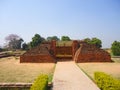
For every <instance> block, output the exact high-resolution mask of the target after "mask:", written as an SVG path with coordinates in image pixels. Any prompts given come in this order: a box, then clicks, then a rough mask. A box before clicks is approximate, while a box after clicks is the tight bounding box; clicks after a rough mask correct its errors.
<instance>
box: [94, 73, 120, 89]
mask: <svg viewBox="0 0 120 90" xmlns="http://www.w3.org/2000/svg"><path fill="white" fill-rule="evenodd" d="M94 78H95V82H96V83H97V85H98V87H99V88H100V89H101V90H120V81H119V80H117V79H114V78H113V77H111V76H110V75H107V74H105V73H103V72H95V73H94Z"/></svg>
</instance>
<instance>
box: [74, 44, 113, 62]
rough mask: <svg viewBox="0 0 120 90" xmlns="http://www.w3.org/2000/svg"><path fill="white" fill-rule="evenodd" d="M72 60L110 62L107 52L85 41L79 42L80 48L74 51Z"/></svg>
mask: <svg viewBox="0 0 120 90" xmlns="http://www.w3.org/2000/svg"><path fill="white" fill-rule="evenodd" d="M74 61H75V62H77V63H80V62H111V57H110V54H109V53H108V52H106V51H105V50H103V49H100V48H97V47H96V46H95V45H90V44H87V43H85V42H80V48H79V49H78V50H77V51H76V54H75V57H74Z"/></svg>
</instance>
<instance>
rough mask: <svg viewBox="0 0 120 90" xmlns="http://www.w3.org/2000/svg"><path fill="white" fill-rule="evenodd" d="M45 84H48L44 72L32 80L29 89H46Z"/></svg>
mask: <svg viewBox="0 0 120 90" xmlns="http://www.w3.org/2000/svg"><path fill="white" fill-rule="evenodd" d="M47 85H48V76H47V75H45V74H41V75H40V76H38V78H37V79H36V80H35V81H34V83H33V85H32V86H31V88H30V90H47Z"/></svg>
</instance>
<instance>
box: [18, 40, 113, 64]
mask: <svg viewBox="0 0 120 90" xmlns="http://www.w3.org/2000/svg"><path fill="white" fill-rule="evenodd" d="M56 59H61V60H63V59H73V60H74V61H75V62H76V63H80V62H111V57H110V54H109V53H108V52H106V51H105V50H103V49H99V48H97V47H96V46H95V45H89V44H87V43H86V42H84V41H77V40H74V41H72V45H71V46H66V45H64V46H56V41H51V42H44V43H43V44H41V45H39V46H37V47H35V48H33V49H31V50H29V51H27V52H26V53H24V54H23V55H22V56H20V62H21V63H23V62H33V63H54V62H56Z"/></svg>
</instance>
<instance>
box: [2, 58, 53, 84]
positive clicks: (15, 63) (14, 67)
mask: <svg viewBox="0 0 120 90" xmlns="http://www.w3.org/2000/svg"><path fill="white" fill-rule="evenodd" d="M19 62H20V61H19V57H8V58H2V59H0V83H2V82H25V83H27V82H29V83H32V82H33V81H34V79H35V78H36V77H37V76H38V75H39V74H41V73H46V74H52V73H53V71H54V66H55V64H54V63H19Z"/></svg>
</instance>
